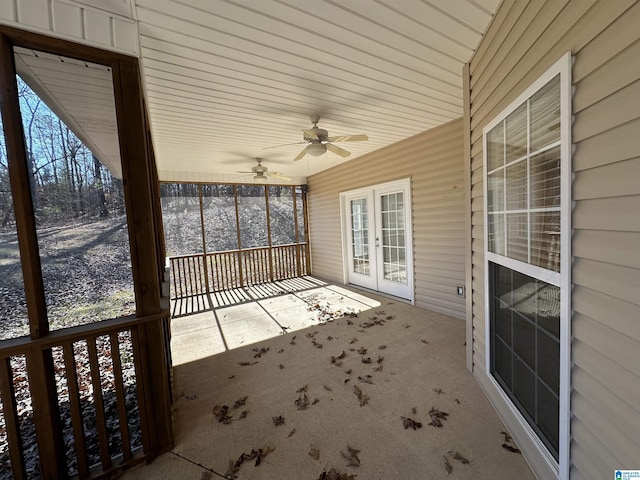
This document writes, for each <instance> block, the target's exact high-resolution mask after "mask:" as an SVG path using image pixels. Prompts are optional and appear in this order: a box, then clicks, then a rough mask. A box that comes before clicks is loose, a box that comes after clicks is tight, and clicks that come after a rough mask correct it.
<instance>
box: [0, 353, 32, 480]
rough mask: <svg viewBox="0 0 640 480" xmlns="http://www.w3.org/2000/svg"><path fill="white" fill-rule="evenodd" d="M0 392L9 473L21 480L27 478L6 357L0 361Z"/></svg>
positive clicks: (10, 373)
mask: <svg viewBox="0 0 640 480" xmlns="http://www.w3.org/2000/svg"><path fill="white" fill-rule="evenodd" d="M0 392H1V393H2V414H3V415H4V425H5V429H6V431H7V440H8V442H9V458H10V459H11V471H12V474H13V478H15V479H16V480H22V479H23V478H27V472H26V469H25V465H24V456H23V453H24V448H23V447H24V446H23V444H22V437H21V435H20V426H19V422H18V412H17V410H16V397H15V389H14V387H13V374H12V371H11V360H10V359H9V358H8V357H7V358H3V359H2V360H1V361H0Z"/></svg>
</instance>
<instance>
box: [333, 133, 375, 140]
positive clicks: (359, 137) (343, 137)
mask: <svg viewBox="0 0 640 480" xmlns="http://www.w3.org/2000/svg"><path fill="white" fill-rule="evenodd" d="M327 140H328V141H329V142H364V141H365V140H369V137H368V136H366V135H364V134H361V135H341V136H338V137H329V138H327Z"/></svg>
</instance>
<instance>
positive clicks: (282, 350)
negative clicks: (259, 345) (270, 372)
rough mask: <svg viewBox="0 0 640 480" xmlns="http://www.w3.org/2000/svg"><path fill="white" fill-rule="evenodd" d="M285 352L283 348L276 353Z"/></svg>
mask: <svg viewBox="0 0 640 480" xmlns="http://www.w3.org/2000/svg"><path fill="white" fill-rule="evenodd" d="M282 352H284V348H281V349H280V350H278V351H277V352H276V353H282Z"/></svg>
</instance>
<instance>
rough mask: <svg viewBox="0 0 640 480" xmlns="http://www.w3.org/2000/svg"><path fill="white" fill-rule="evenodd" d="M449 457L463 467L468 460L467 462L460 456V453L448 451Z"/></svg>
mask: <svg viewBox="0 0 640 480" xmlns="http://www.w3.org/2000/svg"><path fill="white" fill-rule="evenodd" d="M449 455H451V456H452V457H453V459H454V460H457V461H459V462H460V463H462V464H463V465H466V464H467V463H469V460H467V459H466V458H465V457H463V456H462V455H460V453H459V452H458V451H457V450H456V451H453V450H449Z"/></svg>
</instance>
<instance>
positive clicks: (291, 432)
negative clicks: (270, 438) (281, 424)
mask: <svg viewBox="0 0 640 480" xmlns="http://www.w3.org/2000/svg"><path fill="white" fill-rule="evenodd" d="M295 433H296V429H295V428H294V429H293V430H291V431H290V432H289V435H287V438H289V437H293V436H294V435H295Z"/></svg>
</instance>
